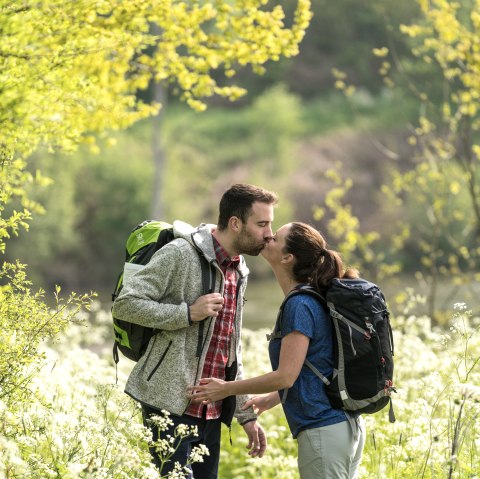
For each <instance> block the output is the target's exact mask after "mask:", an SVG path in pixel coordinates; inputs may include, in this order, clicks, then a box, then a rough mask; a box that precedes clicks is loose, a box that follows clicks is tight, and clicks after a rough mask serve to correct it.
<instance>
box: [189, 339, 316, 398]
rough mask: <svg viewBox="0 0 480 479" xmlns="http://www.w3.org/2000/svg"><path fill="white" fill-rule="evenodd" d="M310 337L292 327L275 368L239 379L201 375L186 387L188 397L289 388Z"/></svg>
mask: <svg viewBox="0 0 480 479" xmlns="http://www.w3.org/2000/svg"><path fill="white" fill-rule="evenodd" d="M309 342H310V338H308V337H307V336H305V335H304V334H302V333H299V332H298V331H292V332H291V333H289V334H287V335H286V336H285V337H284V338H282V344H281V348H280V361H279V365H278V369H277V370H276V371H272V372H271V373H267V374H263V375H262V376H257V377H255V378H250V379H243V380H241V381H229V382H227V381H221V380H219V379H213V378H206V379H201V380H200V384H199V385H198V386H192V387H190V388H189V389H188V390H189V392H190V395H189V398H190V399H192V400H194V401H202V402H203V403H205V404H206V403H209V402H215V401H219V400H220V399H223V398H226V397H227V396H237V395H239V394H262V393H268V392H271V391H279V390H281V389H286V388H290V387H292V386H293V383H294V382H295V381H296V379H297V378H298V375H299V374H300V370H301V369H302V366H303V363H304V362H305V357H306V356H307V349H308V345H309Z"/></svg>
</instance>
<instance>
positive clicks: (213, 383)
mask: <svg viewBox="0 0 480 479" xmlns="http://www.w3.org/2000/svg"><path fill="white" fill-rule="evenodd" d="M187 392H189V393H190V394H188V398H189V399H191V400H192V401H194V402H202V403H203V404H208V403H213V402H215V401H220V400H221V399H224V398H226V397H227V396H231V394H230V393H229V392H228V383H227V381H223V380H221V379H215V378H204V379H200V384H199V385H198V386H190V387H188V388H187Z"/></svg>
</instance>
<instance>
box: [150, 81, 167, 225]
mask: <svg viewBox="0 0 480 479" xmlns="http://www.w3.org/2000/svg"><path fill="white" fill-rule="evenodd" d="M153 101H154V102H157V103H160V104H161V105H162V108H161V110H160V111H159V112H158V114H157V115H155V116H154V117H152V157H153V166H154V171H153V193H152V204H151V218H152V219H154V220H162V219H164V216H165V209H164V205H163V199H162V196H163V178H165V149H164V146H163V141H162V123H163V111H164V109H165V106H166V105H165V104H166V94H165V88H164V87H163V85H162V84H160V83H154V84H153Z"/></svg>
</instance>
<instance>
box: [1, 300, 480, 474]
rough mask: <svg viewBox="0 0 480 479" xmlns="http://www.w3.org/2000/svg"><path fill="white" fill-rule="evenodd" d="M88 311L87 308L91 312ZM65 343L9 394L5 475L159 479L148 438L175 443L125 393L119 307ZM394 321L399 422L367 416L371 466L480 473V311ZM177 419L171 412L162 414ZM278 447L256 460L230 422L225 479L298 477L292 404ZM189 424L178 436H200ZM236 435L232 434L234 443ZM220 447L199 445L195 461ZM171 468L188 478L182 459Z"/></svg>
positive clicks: (257, 369) (372, 469) (254, 368)
mask: <svg viewBox="0 0 480 479" xmlns="http://www.w3.org/2000/svg"><path fill="white" fill-rule="evenodd" d="M82 315H83V316H82ZM80 316H82V317H80V318H78V319H81V320H82V321H81V322H80V323H79V324H72V325H71V326H70V327H69V328H68V329H67V331H66V332H65V333H64V334H63V335H62V336H61V337H59V338H58V339H57V340H56V341H55V343H53V344H48V345H45V346H44V350H45V356H44V363H43V365H42V368H41V369H40V371H39V372H37V373H36V375H35V377H34V378H33V380H32V382H31V384H30V386H29V390H30V398H29V401H27V402H21V403H19V404H17V405H12V404H7V403H6V402H0V450H1V451H2V460H1V461H0V477H4V478H6V479H7V478H8V479H10V478H16V479H17V478H25V479H27V478H28V479H31V478H52V479H53V478H56V479H59V478H61V479H74V478H88V479H104V478H105V479H106V478H115V479H123V478H125V479H126V478H129V479H147V478H148V479H155V478H159V477H161V474H160V473H159V472H158V471H157V470H156V469H155V468H154V467H153V466H152V464H151V462H150V455H149V451H148V447H149V446H150V447H156V448H157V450H158V451H161V454H162V457H164V458H165V460H168V457H169V454H171V452H172V447H173V439H174V438H172V440H171V441H170V442H168V441H167V442H163V443H162V442H160V443H156V444H154V443H152V442H151V437H150V436H149V433H148V430H147V429H146V428H144V427H143V425H142V422H141V415H140V411H139V408H138V406H137V405H136V404H135V403H134V401H133V400H131V399H130V398H129V397H128V396H126V395H125V394H124V393H123V385H124V383H125V380H126V377H127V375H128V373H129V371H130V369H131V367H132V365H133V363H131V362H130V361H129V360H127V359H124V358H121V360H120V362H119V364H118V367H117V368H116V367H115V365H114V363H113V360H112V357H111V346H112V333H111V330H110V328H111V320H110V313H109V312H108V311H104V310H102V309H101V308H100V305H99V304H94V305H93V308H92V310H91V311H90V312H89V313H80ZM392 319H393V321H392V322H393V327H394V341H395V384H396V387H397V393H396V394H394V397H393V406H394V411H395V415H396V418H397V420H396V422H395V423H393V424H392V423H390V422H389V421H388V411H387V409H385V410H383V411H380V412H379V413H377V414H375V415H371V416H368V415H367V416H365V423H366V426H367V443H366V448H365V452H364V456H363V461H362V466H361V470H360V473H359V478H360V479H367V478H368V479H370V478H388V479H395V478H399V479H400V478H425V479H429V478H435V479H438V478H445V479H447V478H448V479H450V478H462V479H463V478H465V479H466V478H469V479H473V478H478V477H479V471H480V459H479V457H478V454H477V451H478V450H479V449H480V435H479V432H480V426H479V424H478V421H477V419H478V415H479V412H480V387H479V385H480V364H479V360H480V339H479V335H478V331H479V325H480V319H479V318H476V317H472V314H471V312H470V311H469V310H468V307H467V305H465V304H456V305H452V311H451V318H450V321H449V324H448V326H446V327H442V328H439V327H432V325H431V324H430V321H429V318H428V317H417V316H415V315H413V314H410V313H409V311H408V308H407V310H406V311H405V313H404V314H403V315H397V316H396V317H394V318H392ZM268 332H269V331H268V330H266V329H262V330H257V331H251V330H244V332H243V343H244V348H243V349H244V363H245V368H246V372H247V376H253V375H256V374H260V373H263V372H266V371H268V370H269V367H270V366H269V360H268V355H267V341H266V333H268ZM156 420H157V421H158V424H159V425H160V427H161V424H163V423H166V422H168V420H169V419H168V415H165V416H163V417H158V418H157V419H156ZM260 421H261V423H262V425H263V426H264V427H265V429H266V430H267V434H268V450H267V453H266V454H265V456H264V457H263V458H261V459H258V458H250V457H249V456H248V454H247V450H246V448H245V446H246V443H247V440H246V435H245V434H244V432H243V430H242V428H241V427H240V426H239V425H238V424H237V423H234V424H233V427H232V430H231V432H229V431H228V430H227V429H226V428H225V429H224V431H223V438H222V440H223V444H222V456H221V465H220V473H219V477H220V478H221V479H233V478H235V479H248V478H265V479H271V478H272V477H275V478H276V479H283V478H284V479H287V478H288V479H291V478H298V472H297V465H296V443H295V441H294V440H293V439H292V437H291V435H290V432H289V430H288V427H287V424H286V421H285V419H284V416H283V412H282V410H281V408H280V407H277V408H275V409H274V410H271V411H268V412H266V413H264V414H262V415H261V417H260ZM194 433H195V431H189V430H180V431H177V435H179V436H181V435H182V434H183V435H186V434H194ZM230 440H231V443H230ZM204 454H208V451H205V450H202V449H199V450H196V451H194V453H193V454H192V458H191V461H192V462H193V461H201V460H202V456H203V455H204ZM168 477H169V478H181V477H184V471H182V470H181V469H177V470H176V471H174V472H172V473H170V475H169V476H168Z"/></svg>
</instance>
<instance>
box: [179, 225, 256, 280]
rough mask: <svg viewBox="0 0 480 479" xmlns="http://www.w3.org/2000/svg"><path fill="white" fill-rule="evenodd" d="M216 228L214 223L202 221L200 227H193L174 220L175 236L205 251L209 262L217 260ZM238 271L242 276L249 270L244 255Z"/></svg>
mask: <svg viewBox="0 0 480 479" xmlns="http://www.w3.org/2000/svg"><path fill="white" fill-rule="evenodd" d="M215 228H216V225H214V224H205V223H202V224H201V225H200V226H198V227H196V228H195V227H193V226H191V225H189V224H188V223H185V222H183V221H180V220H177V221H174V222H173V234H174V236H175V238H183V239H184V240H185V241H188V242H189V243H190V244H191V245H193V246H194V247H195V248H196V249H199V250H201V251H202V252H203V255H204V256H205V258H206V259H207V260H208V262H210V263H211V262H213V261H216V256H215V249H214V247H213V239H212V230H213V229H215ZM238 271H239V273H240V274H241V275H242V276H247V275H248V273H249V270H248V268H247V265H246V264H245V260H244V258H243V256H241V255H240V265H239V267H238Z"/></svg>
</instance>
